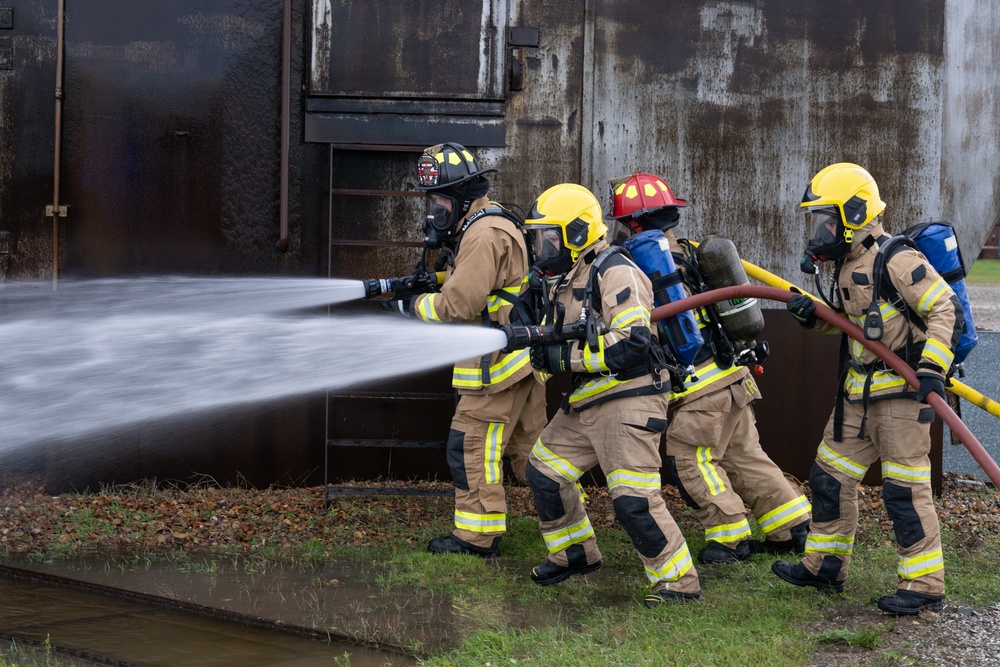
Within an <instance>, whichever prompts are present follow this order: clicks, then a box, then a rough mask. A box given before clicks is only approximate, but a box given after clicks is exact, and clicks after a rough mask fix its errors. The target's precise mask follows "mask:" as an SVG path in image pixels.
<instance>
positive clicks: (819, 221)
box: [806, 208, 850, 262]
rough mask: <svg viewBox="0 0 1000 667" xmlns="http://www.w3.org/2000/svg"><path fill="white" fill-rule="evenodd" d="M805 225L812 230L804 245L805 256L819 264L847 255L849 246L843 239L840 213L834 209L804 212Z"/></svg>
mask: <svg viewBox="0 0 1000 667" xmlns="http://www.w3.org/2000/svg"><path fill="white" fill-rule="evenodd" d="M806 224H807V225H808V226H810V227H812V228H813V235H812V238H811V239H809V243H808V244H807V245H806V255H807V256H811V257H812V258H813V259H814V260H819V261H821V262H832V261H835V260H838V259H840V258H841V257H843V256H844V255H846V254H847V251H848V250H849V249H850V244H848V243H847V241H846V240H845V239H844V234H843V225H841V224H840V211H838V210H837V209H836V208H816V209H811V210H809V211H806Z"/></svg>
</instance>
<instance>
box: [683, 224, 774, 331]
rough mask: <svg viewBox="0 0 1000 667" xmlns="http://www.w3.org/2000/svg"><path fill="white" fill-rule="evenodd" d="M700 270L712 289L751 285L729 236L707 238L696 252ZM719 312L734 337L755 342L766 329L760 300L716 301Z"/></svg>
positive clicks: (722, 322) (724, 324)
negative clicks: (758, 301)
mask: <svg viewBox="0 0 1000 667" xmlns="http://www.w3.org/2000/svg"><path fill="white" fill-rule="evenodd" d="M696 253H697V257H698V270H699V272H700V273H701V277H702V278H703V279H704V280H705V284H706V285H708V286H709V287H710V288H712V289H720V288H722V287H735V286H737V285H749V284H750V279H749V278H747V272H746V271H745V270H744V269H743V263H742V262H741V261H740V255H739V253H738V252H736V246H735V245H733V242H732V241H730V240H729V239H727V238H726V237H725V236H715V235H714V234H713V235H710V236H707V237H705V239H704V240H703V241H702V242H701V245H699V246H698V249H697V251H696ZM715 312H717V313H718V314H719V321H720V323H721V324H722V329H723V331H725V332H726V335H727V336H728V337H729V339H730V340H734V341H737V340H738V341H744V342H749V341H753V340H755V339H756V338H757V336H759V335H760V332H761V331H763V330H764V314H763V313H762V312H761V310H760V304H759V303H757V299H752V298H751V299H746V298H739V299H728V300H726V301H720V302H719V303H717V304H715Z"/></svg>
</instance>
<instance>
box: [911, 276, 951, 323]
mask: <svg viewBox="0 0 1000 667" xmlns="http://www.w3.org/2000/svg"><path fill="white" fill-rule="evenodd" d="M947 290H948V285H947V284H946V283H945V282H944V279H943V278H938V279H937V280H935V281H934V284H933V285H931V287H930V289H928V290H927V291H926V292H924V295H923V296H922V297H920V302H919V303H918V304H917V312H918V313H920V316H921V317H926V316H927V314H928V313H930V312H931V308H933V307H934V304H935V303H937V300H938V299H940V298H941V295H942V294H944V293H946V292H947Z"/></svg>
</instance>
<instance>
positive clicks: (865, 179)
mask: <svg viewBox="0 0 1000 667" xmlns="http://www.w3.org/2000/svg"><path fill="white" fill-rule="evenodd" d="M801 207H802V208H805V209H816V208H824V207H830V208H832V207H836V208H837V210H838V211H840V216H841V220H840V222H841V223H843V225H844V226H845V227H847V228H848V229H861V228H863V227H864V226H865V225H867V224H868V223H869V222H871V221H872V220H874V219H875V217H876V216H877V215H879V214H880V213H882V211H884V210H885V202H884V201H882V200H881V199H880V198H879V194H878V185H877V184H876V183H875V179H874V178H872V175H871V174H869V173H868V172H867V171H866V170H865V169H864V168H863V167H859V166H858V165H856V164H852V163H850V162H838V163H836V164H831V165H830V166H829V167H826V168H825V169H823V170H822V171H820V172H819V173H818V174H816V175H815V176H813V178H812V180H811V181H809V186H808V187H807V188H806V192H805V195H803V196H802V204H801Z"/></svg>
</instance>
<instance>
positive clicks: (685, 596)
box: [642, 586, 701, 609]
mask: <svg viewBox="0 0 1000 667" xmlns="http://www.w3.org/2000/svg"><path fill="white" fill-rule="evenodd" d="M700 599H701V592H698V593H681V592H679V591H672V590H670V589H669V588H668V587H667V586H663V587H662V588H658V589H656V590H654V591H651V592H649V593H647V594H646V598H645V599H644V600H643V601H642V602H643V604H645V605H646V606H647V607H649V608H650V609H652V608H653V607H659V606H661V605H665V604H675V603H678V602H691V601H692V600H700Z"/></svg>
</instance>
